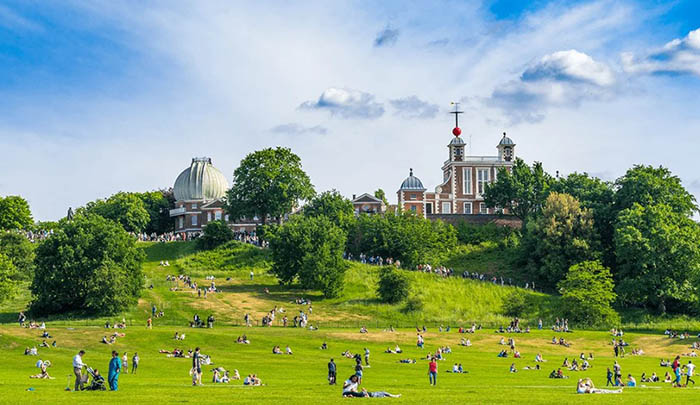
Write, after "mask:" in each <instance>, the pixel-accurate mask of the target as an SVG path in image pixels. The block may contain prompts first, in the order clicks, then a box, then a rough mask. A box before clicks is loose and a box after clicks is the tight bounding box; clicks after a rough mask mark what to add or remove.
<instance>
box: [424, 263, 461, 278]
mask: <svg viewBox="0 0 700 405" xmlns="http://www.w3.org/2000/svg"><path fill="white" fill-rule="evenodd" d="M416 270H418V271H420V272H423V273H433V274H437V275H439V276H442V277H449V276H451V275H453V274H454V270H452V269H450V268H447V267H445V266H435V268H433V266H431V265H430V264H419V265H418V266H416Z"/></svg>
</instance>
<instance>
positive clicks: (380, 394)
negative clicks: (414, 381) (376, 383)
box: [362, 388, 401, 398]
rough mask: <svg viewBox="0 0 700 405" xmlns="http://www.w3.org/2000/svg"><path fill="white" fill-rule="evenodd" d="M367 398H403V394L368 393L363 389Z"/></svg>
mask: <svg viewBox="0 0 700 405" xmlns="http://www.w3.org/2000/svg"><path fill="white" fill-rule="evenodd" d="M362 394H363V395H364V397H365V398H401V394H390V393H388V392H386V391H367V390H366V389H364V388H363V389H362Z"/></svg>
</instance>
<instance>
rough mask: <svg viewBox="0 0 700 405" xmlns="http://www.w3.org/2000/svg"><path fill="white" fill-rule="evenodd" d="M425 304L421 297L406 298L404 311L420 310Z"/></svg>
mask: <svg viewBox="0 0 700 405" xmlns="http://www.w3.org/2000/svg"><path fill="white" fill-rule="evenodd" d="M424 307H425V305H424V304H423V300H421V299H420V298H419V297H411V298H409V299H408V300H406V305H405V306H404V307H403V311H404V312H420V311H422V310H423V308H424Z"/></svg>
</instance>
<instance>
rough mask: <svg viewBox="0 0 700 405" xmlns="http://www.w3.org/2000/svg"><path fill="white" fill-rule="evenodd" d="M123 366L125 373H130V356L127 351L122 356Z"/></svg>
mask: <svg viewBox="0 0 700 405" xmlns="http://www.w3.org/2000/svg"><path fill="white" fill-rule="evenodd" d="M122 368H123V370H124V372H125V373H127V374H129V356H127V354H126V352H124V356H122Z"/></svg>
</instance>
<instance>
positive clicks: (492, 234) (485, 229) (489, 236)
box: [455, 221, 517, 245]
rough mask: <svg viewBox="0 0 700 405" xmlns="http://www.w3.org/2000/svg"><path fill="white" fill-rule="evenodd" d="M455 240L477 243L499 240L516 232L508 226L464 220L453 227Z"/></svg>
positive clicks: (470, 243)
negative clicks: (480, 223) (473, 222)
mask: <svg viewBox="0 0 700 405" xmlns="http://www.w3.org/2000/svg"><path fill="white" fill-rule="evenodd" d="M455 228H456V230H457V240H459V241H460V242H462V243H466V244H469V245H478V244H480V243H482V242H499V243H501V242H502V241H503V240H505V239H507V238H508V237H510V236H511V235H513V234H515V233H517V230H516V229H513V228H511V227H509V226H499V225H496V224H493V223H489V224H484V225H476V224H470V223H468V222H466V221H460V222H459V223H458V224H457V226H456V227H455Z"/></svg>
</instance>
